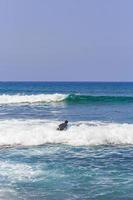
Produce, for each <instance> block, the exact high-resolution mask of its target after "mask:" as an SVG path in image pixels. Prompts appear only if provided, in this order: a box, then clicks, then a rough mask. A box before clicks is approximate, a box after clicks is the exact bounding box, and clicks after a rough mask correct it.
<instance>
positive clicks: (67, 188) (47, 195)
mask: <svg viewBox="0 0 133 200" xmlns="http://www.w3.org/2000/svg"><path fill="white" fill-rule="evenodd" d="M65 120H68V122H69V123H68V127H67V129H66V130H64V131H58V130H57V128H58V125H59V124H60V123H62V122H64V121H65ZM132 158H133V83H91V82H84V83H81V82H77V83H71V82H69V83H66V82H18V83H17V82H12V83H11V82H0V199H1V200H7V199H8V200H19V199H20V200H32V199H37V200H41V199H46V200H57V199H58V200H66V199H69V200H80V199H82V200H88V199H90V200H102V199H108V200H114V199H118V200H132V197H133V190H132V186H133V176H132V175H133V167H132V166H133V159H132Z"/></svg>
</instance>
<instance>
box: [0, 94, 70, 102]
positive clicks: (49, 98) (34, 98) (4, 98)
mask: <svg viewBox="0 0 133 200" xmlns="http://www.w3.org/2000/svg"><path fill="white" fill-rule="evenodd" d="M67 96H68V95H66V94H58V93H55V94H38V95H19V94H17V95H6V94H3V95H0V104H12V103H39V102H44V103H50V102H60V101H63V100H64V99H65V98H66V97H67Z"/></svg>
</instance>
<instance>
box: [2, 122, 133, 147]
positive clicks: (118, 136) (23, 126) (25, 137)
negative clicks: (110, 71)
mask: <svg viewBox="0 0 133 200" xmlns="http://www.w3.org/2000/svg"><path fill="white" fill-rule="evenodd" d="M59 123H60V122H59V121H43V120H25V121H23V120H1V121H0V145H1V146H2V145H24V146H27V145H28V146H30V145H41V144H46V143H52V144H57V143H60V144H69V145H74V146H80V145H103V144H133V124H115V123H100V122H76V123H69V127H68V130H66V131H57V130H56V128H57V126H58V124H59Z"/></svg>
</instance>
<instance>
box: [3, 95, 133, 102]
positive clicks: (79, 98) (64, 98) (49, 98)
mask: <svg viewBox="0 0 133 200" xmlns="http://www.w3.org/2000/svg"><path fill="white" fill-rule="evenodd" d="M60 102H65V103H74V104H75V103H76V104H86V103H91V104H93V103H102V104H103V103H133V97H132V96H91V95H80V94H58V93H55V94H37V95H20V94H16V95H6V94H3V95H0V104H22V103H32V104H34V103H60Z"/></svg>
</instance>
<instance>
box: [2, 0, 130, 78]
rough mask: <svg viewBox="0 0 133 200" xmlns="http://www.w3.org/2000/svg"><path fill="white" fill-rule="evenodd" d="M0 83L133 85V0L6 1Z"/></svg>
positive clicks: (3, 6)
mask: <svg viewBox="0 0 133 200" xmlns="http://www.w3.org/2000/svg"><path fill="white" fill-rule="evenodd" d="M0 80H2V81H3V80H5V81H6V80H12V81H13V80H17V81H18V80H21V81H22V80H24V81H25V80H33V81H37V80H38V81H63V80H64V81H78V80H79V81H133V0H0Z"/></svg>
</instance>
